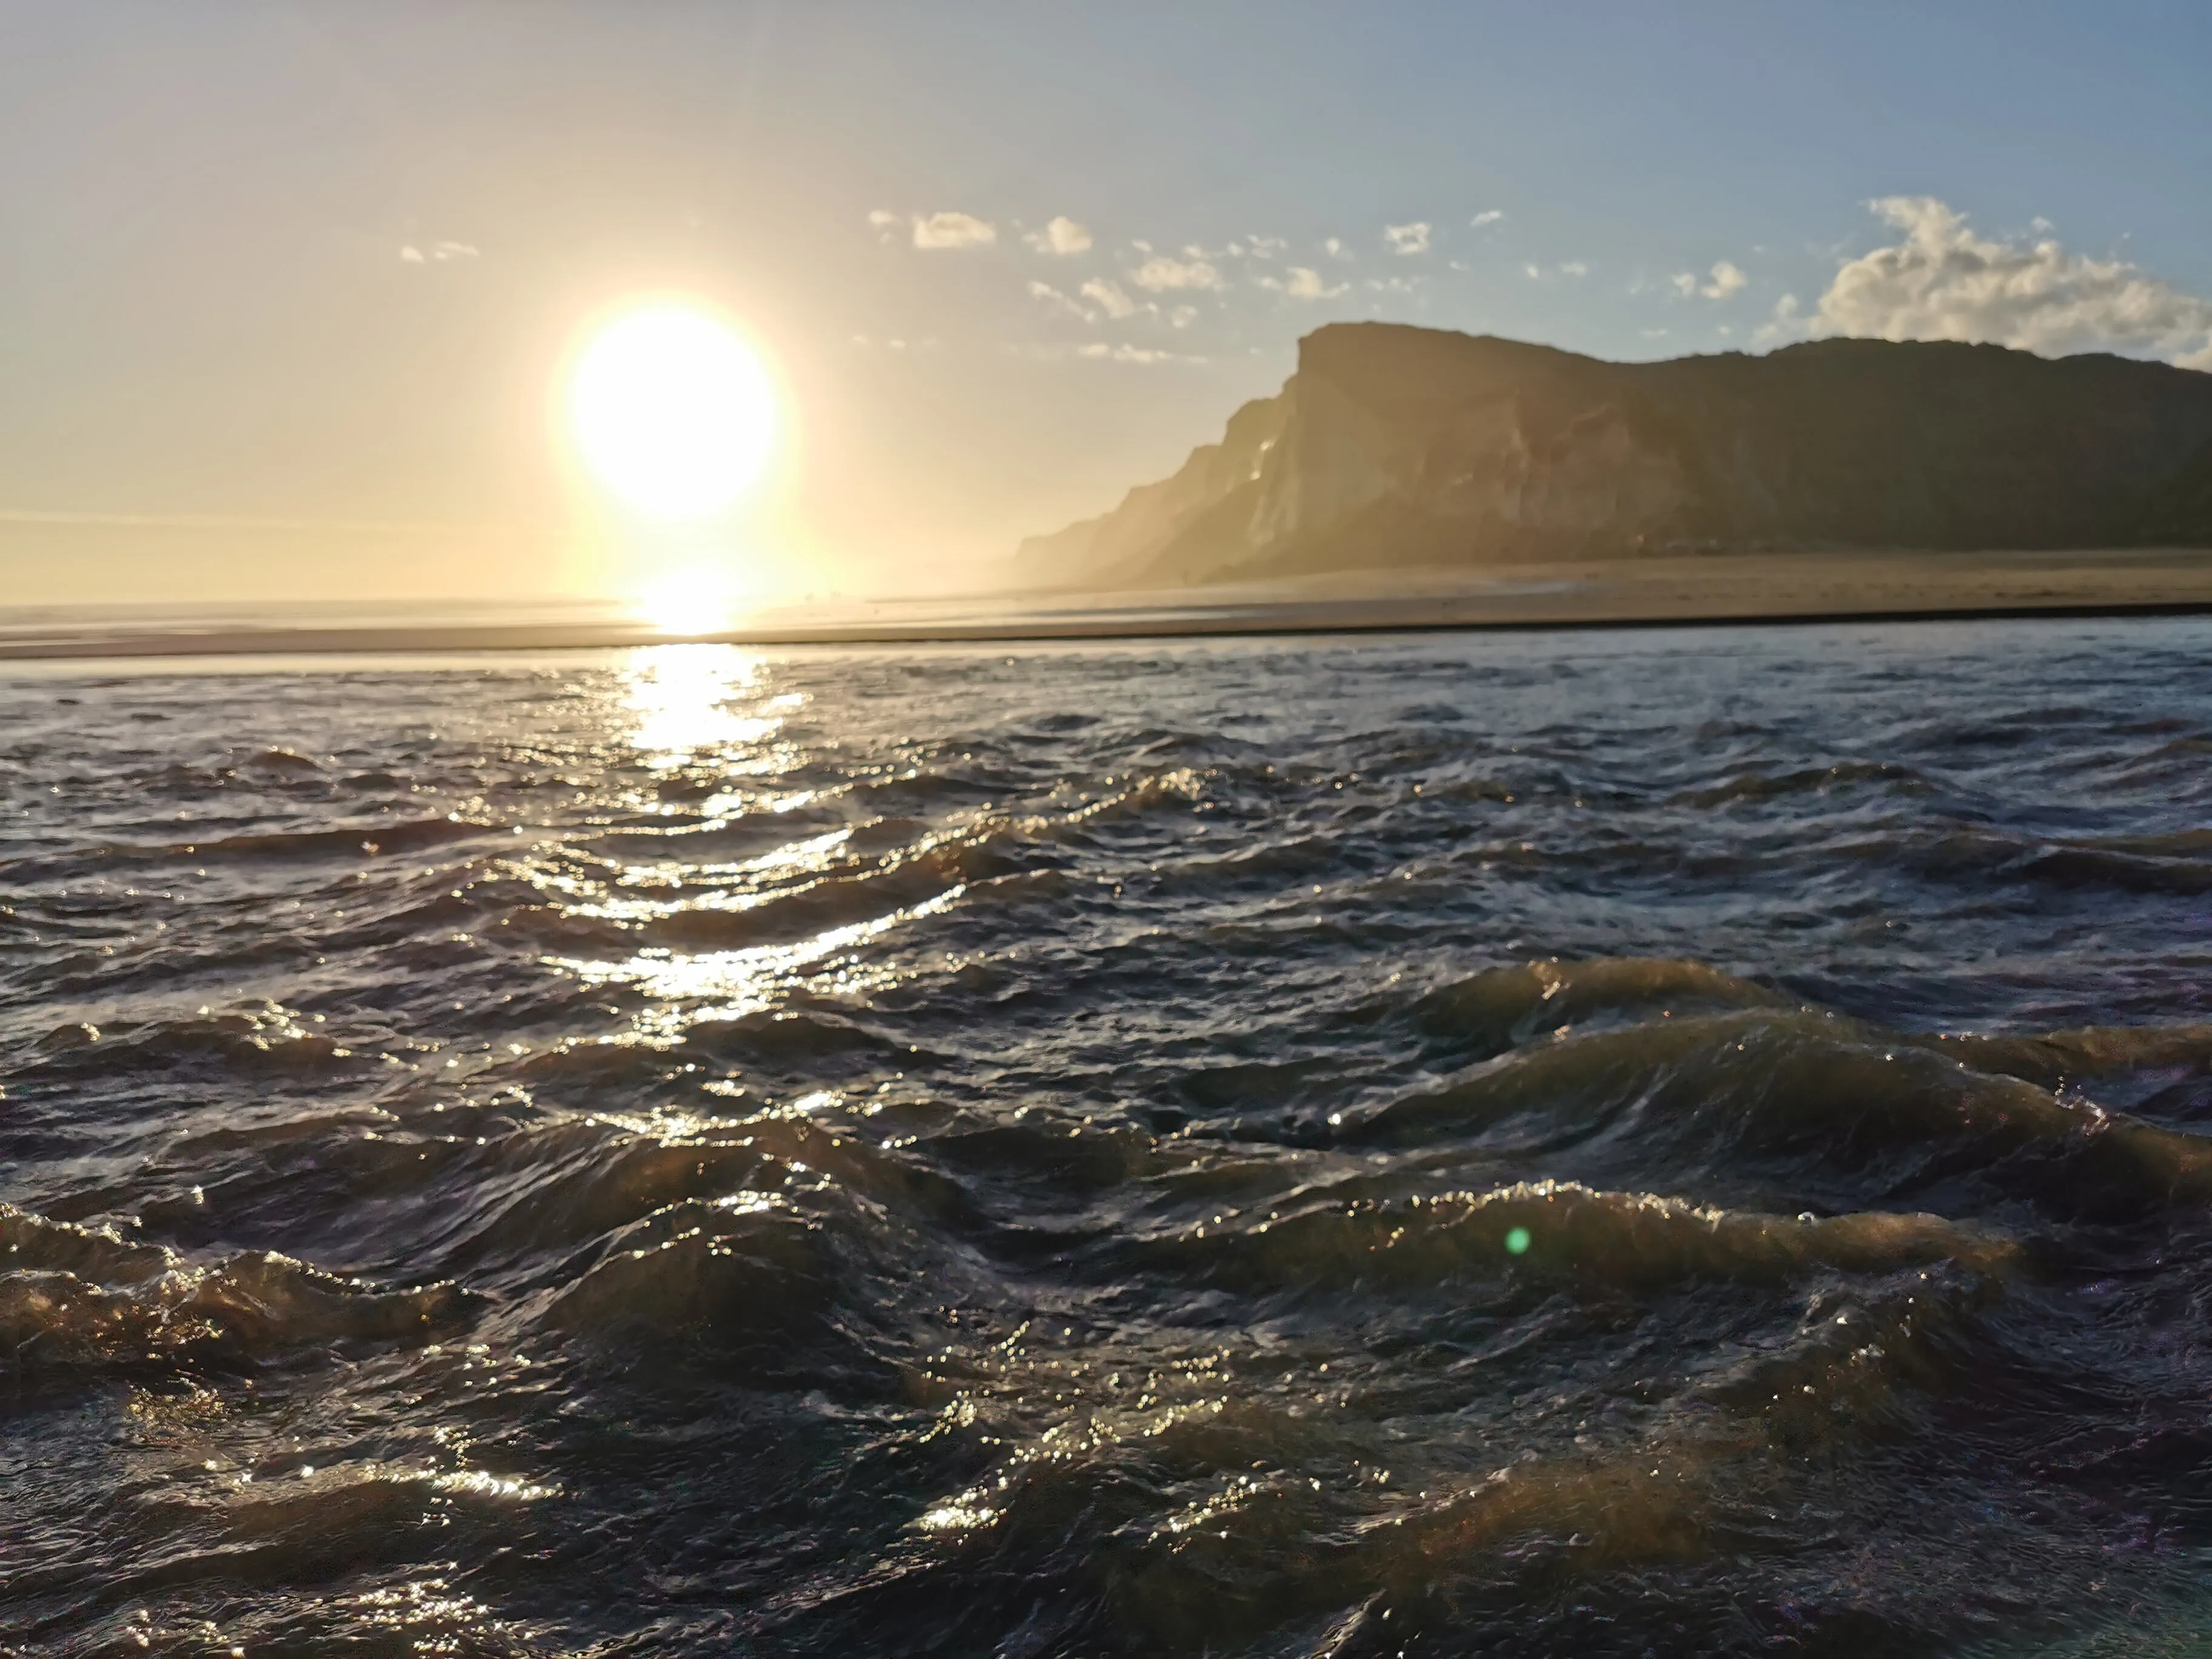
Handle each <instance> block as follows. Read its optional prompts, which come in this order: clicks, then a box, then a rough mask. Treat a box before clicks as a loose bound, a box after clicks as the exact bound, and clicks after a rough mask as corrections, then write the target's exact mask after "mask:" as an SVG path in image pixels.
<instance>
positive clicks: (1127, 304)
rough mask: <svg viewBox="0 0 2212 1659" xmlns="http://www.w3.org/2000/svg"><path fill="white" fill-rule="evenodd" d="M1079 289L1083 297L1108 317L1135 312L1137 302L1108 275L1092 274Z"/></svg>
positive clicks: (1131, 315)
mask: <svg viewBox="0 0 2212 1659" xmlns="http://www.w3.org/2000/svg"><path fill="white" fill-rule="evenodd" d="M1080 291H1081V293H1082V295H1083V297H1084V298H1085V299H1086V300H1088V301H1091V303H1092V304H1093V305H1095V306H1097V307H1098V308H1099V310H1101V311H1103V312H1104V313H1106V314H1107V315H1108V316H1109V317H1112V318H1115V319H1121V318H1123V317H1133V316H1135V315H1136V314H1137V302H1136V301H1134V300H1132V299H1131V298H1130V297H1129V296H1128V295H1127V293H1125V292H1124V291H1123V290H1122V288H1121V283H1116V282H1114V281H1112V280H1111V279H1109V278H1108V277H1104V276H1093V277H1092V278H1091V280H1090V281H1089V282H1087V283H1085V284H1084V285H1083V287H1082V289H1081V290H1080Z"/></svg>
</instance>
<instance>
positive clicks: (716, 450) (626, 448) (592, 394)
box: [568, 301, 776, 520]
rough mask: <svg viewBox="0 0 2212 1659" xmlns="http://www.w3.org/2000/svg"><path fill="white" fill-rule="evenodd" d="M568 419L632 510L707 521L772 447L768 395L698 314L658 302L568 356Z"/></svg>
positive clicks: (721, 327)
mask: <svg viewBox="0 0 2212 1659" xmlns="http://www.w3.org/2000/svg"><path fill="white" fill-rule="evenodd" d="M568 418H569V422H570V426H571V428H572V429H573V431H574V435H575V439H576V445H577V447H578V448H579V449H580V450H581V451H582V453H583V457H584V459H585V461H586V463H587V464H588V465H590V467H591V469H592V471H593V472H595V473H596V474H598V475H599V479H600V481H601V482H602V483H605V484H606V486H607V487H608V488H609V489H612V490H613V491H614V492H615V493H616V494H617V495H620V496H621V497H622V498H623V500H624V501H628V502H629V504H630V505H631V506H632V507H636V508H637V509H638V510H639V511H641V512H642V513H648V514H650V515H651V516H652V517H653V518H657V519H666V520H698V519H709V518H713V517H714V516H715V515H717V514H719V513H725V512H726V511H728V509H729V508H730V507H732V506H733V505H735V503H736V502H737V501H738V498H739V497H740V496H741V495H744V493H745V490H746V489H747V488H748V487H749V486H750V484H751V483H753V481H754V480H755V479H756V478H757V477H759V476H760V473H761V470H762V468H763V467H764V466H765V465H767V463H768V458H769V451H770V449H772V448H773V447H774V446H775V424H776V409H775V388H774V387H773V386H771V385H770V384H769V377H768V371H767V370H766V369H765V368H763V367H762V366H761V361H760V359H759V358H758V357H757V356H754V354H753V352H752V349H750V347H749V346H747V345H746V344H745V343H744V341H743V340H741V339H739V338H738V335H737V333H736V332H735V331H733V330H732V329H731V328H730V326H729V325H727V324H726V323H724V322H723V321H722V320H721V319H720V318H718V317H717V316H715V315H714V313H713V312H711V311H709V310H708V309H707V308H706V307H703V306H699V305H695V304H691V303H688V302H685V301H656V302H654V303H652V304H648V305H641V306H637V307H633V308H631V309H630V310H628V311H626V312H623V313H621V314H620V315H619V316H617V317H616V318H615V319H613V320H612V321H611V322H609V323H607V324H605V325H604V326H602V327H601V328H600V329H599V331H598V332H597V333H596V334H594V335H593V336H592V337H591V339H590V341H589V342H588V343H586V345H585V347H584V349H583V351H582V352H581V353H580V355H579V356H578V357H577V359H576V366H575V371H574V374H573V375H572V376H571V378H570V380H569V384H568Z"/></svg>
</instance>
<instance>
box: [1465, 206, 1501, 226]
mask: <svg viewBox="0 0 2212 1659" xmlns="http://www.w3.org/2000/svg"><path fill="white" fill-rule="evenodd" d="M1504 216H1505V215H1504V213H1503V212H1502V211H1500V210H1498V209H1497V208H1489V209H1486V210H1484V211H1482V212H1480V213H1478V214H1476V215H1475V216H1474V218H1472V219H1470V220H1468V223H1469V224H1471V225H1473V226H1474V228H1476V229H1477V230H1480V229H1481V228H1483V227H1484V226H1485V225H1494V224H1496V223H1497V222H1498V221H1499V220H1500V219H1503V218H1504Z"/></svg>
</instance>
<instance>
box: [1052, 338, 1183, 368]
mask: <svg viewBox="0 0 2212 1659" xmlns="http://www.w3.org/2000/svg"><path fill="white" fill-rule="evenodd" d="M1075 355H1076V356H1079V357H1089V358H1091V359H1092V360H1093V361H1097V362H1115V363H1146V364H1151V363H1202V362H1205V361H1206V359H1204V358H1203V357H1189V356H1184V355H1183V354H1182V353H1181V352H1179V351H1160V350H1158V349H1154V348H1152V347H1150V346H1133V345H1114V346H1109V345H1108V344H1107V343H1105V342H1104V341H1103V340H1093V341H1091V343H1089V344H1088V345H1079V346H1078V347H1076V349H1075Z"/></svg>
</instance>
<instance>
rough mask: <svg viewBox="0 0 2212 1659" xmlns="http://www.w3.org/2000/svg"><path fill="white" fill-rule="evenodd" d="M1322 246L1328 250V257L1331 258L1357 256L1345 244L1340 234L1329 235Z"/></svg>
mask: <svg viewBox="0 0 2212 1659" xmlns="http://www.w3.org/2000/svg"><path fill="white" fill-rule="evenodd" d="M1322 247H1323V248H1324V249H1326V250H1327V251H1328V257H1329V258H1332V259H1351V258H1358V255H1356V254H1354V253H1353V252H1352V250H1351V249H1350V248H1348V247H1346V246H1345V245H1344V239H1343V238H1342V237H1340V236H1332V237H1330V238H1329V239H1328V240H1327V241H1326V242H1323V243H1322Z"/></svg>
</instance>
